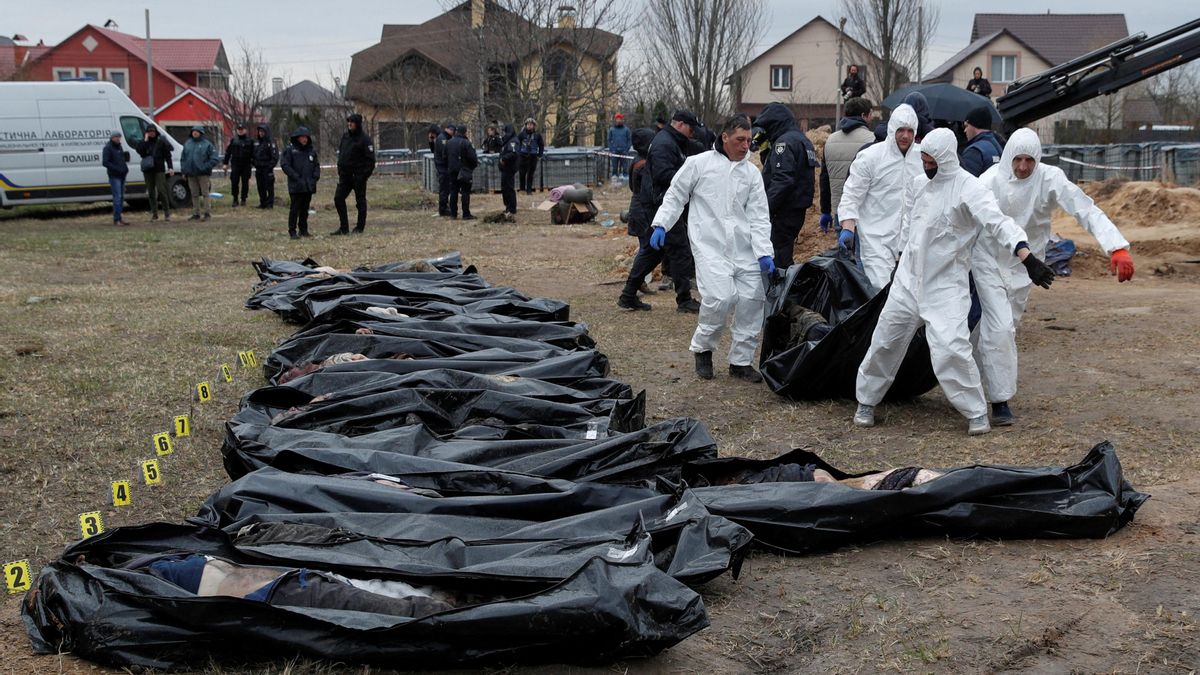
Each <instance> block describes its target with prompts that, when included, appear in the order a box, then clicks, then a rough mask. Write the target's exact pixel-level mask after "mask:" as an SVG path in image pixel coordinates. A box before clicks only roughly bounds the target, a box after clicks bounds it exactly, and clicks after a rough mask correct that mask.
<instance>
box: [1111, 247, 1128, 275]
mask: <svg viewBox="0 0 1200 675" xmlns="http://www.w3.org/2000/svg"><path fill="white" fill-rule="evenodd" d="M1109 268H1110V269H1111V270H1112V273H1113V274H1115V275H1117V281H1119V282H1120V281H1129V280H1130V279H1132V278H1133V257H1132V256H1130V255H1129V250H1128V249H1124V248H1121V249H1117V250H1115V251H1113V254H1112V258H1111V260H1110V263H1109Z"/></svg>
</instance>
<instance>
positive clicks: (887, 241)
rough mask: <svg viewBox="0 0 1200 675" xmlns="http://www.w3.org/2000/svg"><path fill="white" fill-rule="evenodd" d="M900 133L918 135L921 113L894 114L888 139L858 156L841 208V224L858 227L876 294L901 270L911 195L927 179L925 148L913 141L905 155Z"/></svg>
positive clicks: (900, 109)
mask: <svg viewBox="0 0 1200 675" xmlns="http://www.w3.org/2000/svg"><path fill="white" fill-rule="evenodd" d="M900 129H912V130H913V132H914V134H915V133H916V130H917V113H916V112H915V111H914V110H913V109H912V106H910V105H907V104H901V105H899V106H897V107H896V109H895V110H894V111H893V112H892V117H891V119H889V120H888V132H887V139H885V140H884V141H883V142H882V143H876V144H875V145H872V146H871V147H869V148H866V149H865V150H863V151H862V152H860V153H858V157H856V158H855V159H854V162H853V163H852V164H851V165H850V176H849V177H848V178H846V184H845V185H844V186H843V187H842V200H841V202H839V203H838V205H837V214H838V218H840V219H841V220H842V221H846V220H855V221H857V224H856V225H855V228H854V230H855V233H857V234H858V255H859V258H860V259H861V260H862V265H863V272H865V273H866V275H867V279H868V280H869V281H870V282H871V285H872V286H874V287H875V290H876V291H878V290H880V289H882V288H883V287H884V286H887V285H888V282H889V281H891V280H892V271H893V270H894V269H896V259H897V258H898V257H899V255H900V220H901V212H902V211H903V209H904V193H905V190H906V189H907V187H908V186H910V185H912V182H913V181H914V180H915V179H917V178H921V177H923V176H924V169H923V168H922V166H921V146H919V145H917V143H916V141H913V144H912V146H911V147H909V149H908V152H907V153H902V152H900V147H899V146H897V145H896V132H897V131H898V130H900Z"/></svg>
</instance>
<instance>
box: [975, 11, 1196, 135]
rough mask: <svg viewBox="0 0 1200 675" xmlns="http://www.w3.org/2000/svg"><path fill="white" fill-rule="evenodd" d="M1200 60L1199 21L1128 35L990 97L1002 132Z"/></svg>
mask: <svg viewBox="0 0 1200 675" xmlns="http://www.w3.org/2000/svg"><path fill="white" fill-rule="evenodd" d="M1197 58H1200V19H1196V20H1195V21H1191V22H1188V23H1185V24H1183V25H1182V26H1177V27H1175V28H1172V29H1171V30H1168V31H1166V32H1163V33H1160V34H1158V35H1155V36H1154V37H1151V38H1147V37H1146V34H1145V33H1138V34H1137V35H1131V36H1129V37H1127V38H1125V39H1123V40H1118V41H1117V42H1114V43H1112V44H1110V45H1108V46H1107V47H1103V48H1101V49H1097V50H1096V51H1094V52H1090V53H1088V54H1084V55H1083V56H1080V57H1078V58H1075V59H1071V60H1070V61H1067V62H1066V63H1062V64H1059V65H1057V66H1055V67H1053V68H1051V69H1049V70H1045V71H1042V72H1040V73H1036V74H1034V75H1030V76H1028V77H1025V78H1022V79H1020V80H1017V81H1016V82H1013V83H1012V84H1011V85H1009V87H1008V92H1007V93H1005V94H1004V95H1003V96H1001V97H1000V98H998V99H996V109H997V110H998V111H999V112H1000V116H1001V117H1002V118H1004V130H1005V133H1008V134H1011V133H1012V132H1013V131H1014V130H1015V129H1017V128H1019V127H1022V126H1024V125H1026V124H1029V123H1030V122H1033V121H1035V120H1039V119H1041V118H1043V117H1047V116H1049V115H1053V114H1054V113H1056V112H1059V111H1060V110H1065V109H1067V108H1070V107H1071V106H1074V105H1078V104H1080V103H1083V102H1084V101H1089V100H1091V99H1093V98H1096V97H1097V96H1101V95H1103V94H1111V93H1113V92H1115V91H1117V90H1119V89H1121V88H1123V87H1128V86H1129V85H1131V84H1133V83H1135V82H1140V81H1142V80H1144V79H1146V78H1148V77H1152V76H1154V75H1157V74H1159V73H1162V72H1165V71H1168V70H1170V69H1172V68H1175V67H1177V66H1182V65H1183V64H1185V63H1188V62H1190V61H1193V60H1195V59H1197Z"/></svg>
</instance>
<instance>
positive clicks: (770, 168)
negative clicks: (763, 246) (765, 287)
mask: <svg viewBox="0 0 1200 675" xmlns="http://www.w3.org/2000/svg"><path fill="white" fill-rule="evenodd" d="M755 124H756V125H757V126H759V127H762V129H763V130H764V131H765V132H766V134H767V138H768V139H770V145H769V146H768V147H767V150H766V154H765V156H764V157H763V186H764V187H765V188H766V190H767V205H768V206H769V207H770V210H771V245H772V246H773V247H774V248H775V267H776V268H777V269H780V270H783V269H787V268H788V267H790V266H791V265H792V262H793V260H792V254H793V249H794V248H795V246H796V237H797V236H799V234H800V227H801V226H803V225H804V212H805V211H806V210H808V207H810V206H812V203H813V186H814V184H815V183H816V181H815V180H814V179H815V177H816V172H815V169H816V167H817V151H816V149H815V148H814V147H813V144H812V142H811V141H809V140H808V136H805V135H804V132H803V131H801V130H800V128H799V127H797V126H796V118H795V116H793V115H792V111H791V110H790V109H789V108H788V107H787V106H786V105H784V104H782V103H768V104H767V106H766V107H765V108H763V111H762V113H760V114H759V116H758V119H757V120H755Z"/></svg>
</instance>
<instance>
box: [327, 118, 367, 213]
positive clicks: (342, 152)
mask: <svg viewBox="0 0 1200 675" xmlns="http://www.w3.org/2000/svg"><path fill="white" fill-rule="evenodd" d="M362 123H363V117H362V115H359V114H358V113H351V114H350V115H347V116H346V131H345V132H343V133H342V139H341V140H340V141H339V142H338V158H337V172H338V184H337V189H336V190H334V192H333V207H334V208H335V209H337V214H338V229H336V230H334V231H333V232H332V234H334V235H340V234H350V219H349V217H348V215H347V213H346V197H347V196H349V194H350V193H351V192H354V207H355V209H357V211H358V221H357V223H356V225H355V227H354V233H355V234H362V231H363V230H364V229H365V228H366V227H367V179H368V178H370V177H371V174H372V173H374V171H375V143H374V142H373V141H372V140H371V137H370V136H368V135H367V132H366V131H364V130H363V126H362Z"/></svg>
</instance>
